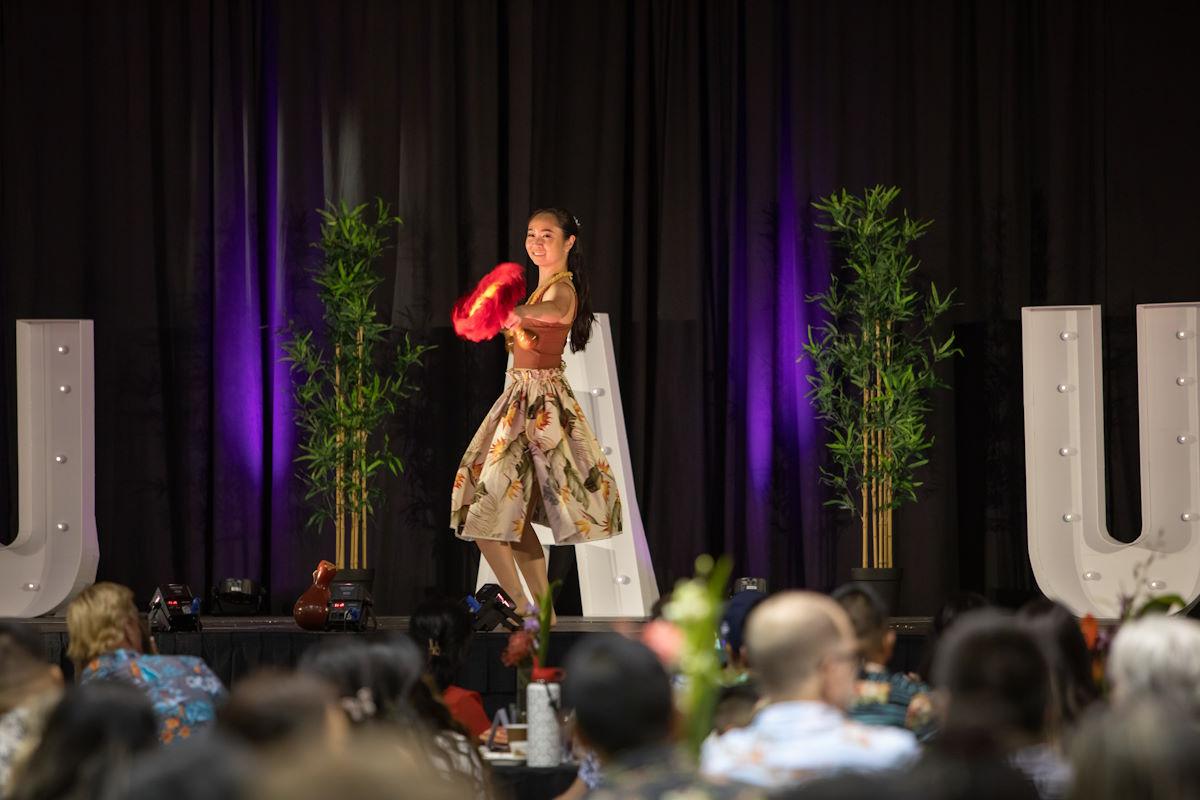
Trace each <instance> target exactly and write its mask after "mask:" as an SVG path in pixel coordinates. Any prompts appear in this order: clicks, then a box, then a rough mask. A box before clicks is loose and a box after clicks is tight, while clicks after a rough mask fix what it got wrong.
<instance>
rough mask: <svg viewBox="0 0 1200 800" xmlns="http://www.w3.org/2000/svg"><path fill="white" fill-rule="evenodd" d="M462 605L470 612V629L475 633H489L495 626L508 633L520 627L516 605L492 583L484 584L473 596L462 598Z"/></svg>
mask: <svg viewBox="0 0 1200 800" xmlns="http://www.w3.org/2000/svg"><path fill="white" fill-rule="evenodd" d="M463 603H465V604H466V606H467V609H468V610H470V612H471V627H472V628H473V629H474V630H476V631H490V630H493V629H495V627H496V626H497V625H503V626H504V627H505V628H507V629H508V630H510V631H515V630H518V629H519V628H520V627H521V617H520V615H518V614H517V610H516V609H517V604H516V603H514V602H513V599H512V598H511V597H509V596H508V593H507V592H506V591H504V590H503V589H501V588H500V587H499V586H497V585H496V584H494V583H485V584H484V585H483V586H481V587H480V588H479V591H477V592H476V593H475V594H469V595H467V596H466V597H465V598H463Z"/></svg>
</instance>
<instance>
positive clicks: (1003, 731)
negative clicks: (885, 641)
mask: <svg viewBox="0 0 1200 800" xmlns="http://www.w3.org/2000/svg"><path fill="white" fill-rule="evenodd" d="M933 677H934V683H935V686H936V687H937V689H938V690H939V691H940V692H944V693H945V703H946V705H945V709H944V718H943V720H942V724H941V729H942V732H941V734H940V735H939V738H938V747H937V749H936V753H937V754H938V755H939V756H941V757H943V758H947V757H949V758H950V759H957V760H959V761H960V762H962V761H966V762H970V763H971V764H972V765H974V768H975V769H977V770H982V768H983V765H988V764H991V763H992V762H996V761H1002V760H1004V761H1008V762H1009V763H1011V764H1012V765H1013V766H1015V767H1016V768H1018V769H1020V770H1021V771H1022V772H1024V773H1025V774H1026V775H1027V776H1028V777H1029V779H1030V780H1031V781H1033V783H1034V784H1035V785H1036V787H1037V790H1038V793H1039V794H1040V796H1041V797H1043V798H1057V797H1062V796H1063V795H1064V794H1065V793H1066V790H1067V787H1068V786H1069V784H1070V778H1071V772H1070V767H1069V765H1068V764H1067V762H1066V760H1065V759H1064V758H1063V756H1062V754H1061V753H1060V752H1059V751H1058V750H1057V749H1056V747H1055V743H1054V742H1053V741H1052V739H1051V735H1050V730H1049V726H1048V723H1049V721H1050V719H1052V717H1053V711H1052V707H1051V706H1052V701H1053V695H1052V689H1051V678H1050V667H1049V664H1048V662H1047V658H1046V655H1045V653H1044V652H1043V650H1042V647H1041V646H1040V645H1039V643H1038V641H1037V640H1036V639H1035V638H1034V636H1033V634H1032V633H1030V632H1029V631H1028V630H1026V629H1025V628H1024V627H1022V626H1021V625H1020V624H1019V623H1018V622H1017V621H1016V620H1015V619H1013V618H1012V617H1009V616H1006V615H1003V614H1000V613H999V612H994V611H988V610H981V611H975V612H972V613H971V614H968V615H966V616H965V617H964V619H963V620H962V621H960V622H959V623H958V624H956V625H955V626H954V629H953V630H951V631H950V632H949V633H948V634H947V636H946V638H945V640H944V642H943V643H942V645H941V647H940V648H939V651H938V657H937V661H936V662H934V671H933Z"/></svg>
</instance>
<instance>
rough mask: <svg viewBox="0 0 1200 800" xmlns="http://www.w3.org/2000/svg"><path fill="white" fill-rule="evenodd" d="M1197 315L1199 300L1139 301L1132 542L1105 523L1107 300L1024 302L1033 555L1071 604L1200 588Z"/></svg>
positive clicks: (1107, 608)
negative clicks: (1137, 514)
mask: <svg viewBox="0 0 1200 800" xmlns="http://www.w3.org/2000/svg"><path fill="white" fill-rule="evenodd" d="M1198 317H1200V303H1163V304H1156V305H1140V306H1138V307H1137V337H1138V413H1139V428H1138V431H1139V435H1140V440H1141V454H1140V455H1141V479H1142V531H1141V534H1140V535H1139V536H1138V538H1137V539H1136V540H1135V541H1133V542H1132V543H1129V544H1126V543H1124V542H1120V541H1117V540H1116V539H1114V538H1113V537H1112V536H1111V535H1110V534H1109V532H1108V529H1107V525H1106V523H1105V519H1106V512H1105V497H1104V430H1103V418H1104V417H1103V410H1104V396H1103V389H1102V377H1103V376H1102V373H1101V361H1100V359H1101V342H1100V306H1041V307H1034V308H1024V309H1022V310H1021V329H1022V347H1023V353H1022V355H1023V363H1024V366H1023V371H1024V379H1025V482H1026V495H1027V514H1028V525H1029V559H1030V561H1031V562H1032V564H1033V572H1034V575H1035V576H1036V577H1037V581H1038V585H1039V586H1040V587H1041V589H1042V591H1043V592H1044V593H1045V594H1046V595H1047V596H1049V597H1051V598H1053V599H1055V600H1058V601H1060V602H1062V603H1064V604H1065V605H1067V606H1068V607H1069V608H1070V609H1071V610H1072V611H1074V612H1075V613H1076V614H1079V615H1083V614H1089V613H1090V614H1094V615H1095V616H1097V617H1101V618H1113V617H1116V616H1118V614H1119V609H1120V598H1121V597H1122V596H1123V595H1124V596H1128V595H1132V594H1133V593H1134V592H1135V591H1140V592H1142V593H1143V595H1144V593H1147V592H1148V593H1149V594H1167V593H1171V594H1178V595H1180V596H1182V597H1183V598H1184V599H1185V600H1187V601H1188V602H1189V603H1191V602H1192V601H1194V600H1195V599H1196V598H1197V597H1198V596H1200V446H1198V445H1197V436H1200V396H1198V394H1197V390H1198V387H1197V384H1196V379H1197V376H1198V375H1200V361H1198V358H1197V356H1198V354H1197V340H1196V333H1197V320H1198ZM1146 563H1149V568H1148V569H1145V570H1142V571H1141V572H1143V573H1144V574H1141V575H1140V576H1139V578H1138V580H1139V581H1140V582H1141V583H1142V586H1135V585H1134V580H1135V578H1134V569H1135V567H1137V566H1138V565H1139V564H1146Z"/></svg>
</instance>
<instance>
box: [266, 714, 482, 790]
mask: <svg viewBox="0 0 1200 800" xmlns="http://www.w3.org/2000/svg"><path fill="white" fill-rule="evenodd" d="M248 796H249V797H252V798H254V800H330V799H331V798H341V797H345V798H353V799H354V800H462V798H464V797H471V796H473V794H472V787H471V786H470V784H469V783H467V782H465V781H462V780H460V779H459V778H457V777H454V776H445V775H439V774H438V773H436V772H435V771H434V770H433V768H432V767H431V766H430V765H429V763H428V762H427V761H426V759H425V758H424V754H423V753H422V751H421V749H420V748H419V747H418V746H417V745H416V744H415V743H414V742H413V741H411V740H409V739H407V738H404V737H402V736H400V735H398V734H397V733H395V732H392V731H387V730H385V729H375V730H372V731H371V732H370V736H369V737H366V736H365V735H364V734H363V733H362V732H359V733H357V734H355V738H354V740H353V741H352V742H351V743H350V746H348V747H346V748H342V749H339V750H332V751H330V750H325V749H317V750H306V749H303V748H298V747H297V748H289V749H287V750H285V751H283V752H281V753H280V754H279V755H278V756H277V757H276V758H272V759H270V760H268V761H267V762H266V764H265V765H264V768H263V769H262V770H261V771H260V773H259V774H258V775H256V776H255V778H254V780H253V781H252V782H251V786H250V791H249V793H248Z"/></svg>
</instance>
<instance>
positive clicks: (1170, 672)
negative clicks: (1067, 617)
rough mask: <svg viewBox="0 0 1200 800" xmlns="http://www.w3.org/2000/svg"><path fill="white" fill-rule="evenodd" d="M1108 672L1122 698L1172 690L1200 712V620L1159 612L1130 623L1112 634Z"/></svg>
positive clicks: (1116, 696) (1192, 710)
mask: <svg viewBox="0 0 1200 800" xmlns="http://www.w3.org/2000/svg"><path fill="white" fill-rule="evenodd" d="M1106 675H1107V677H1108V680H1109V683H1110V685H1111V686H1112V693H1113V698H1114V700H1115V701H1116V702H1118V703H1120V702H1124V701H1125V699H1126V698H1129V697H1145V696H1154V695H1160V696H1161V695H1164V694H1169V695H1170V696H1171V697H1172V698H1174V699H1175V700H1177V701H1183V702H1186V703H1188V704H1189V705H1190V708H1189V709H1187V711H1188V713H1190V714H1192V715H1196V716H1200V714H1198V713H1197V711H1198V709H1200V622H1197V621H1196V620H1193V619H1189V618H1187V617H1167V616H1157V615H1156V616H1148V617H1143V618H1142V619H1137V620H1132V621H1130V622H1127V623H1125V624H1124V625H1122V626H1121V629H1120V630H1119V631H1117V635H1116V636H1115V637H1114V638H1113V643H1112V648H1111V649H1110V650H1109V654H1108V664H1107V667H1106Z"/></svg>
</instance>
